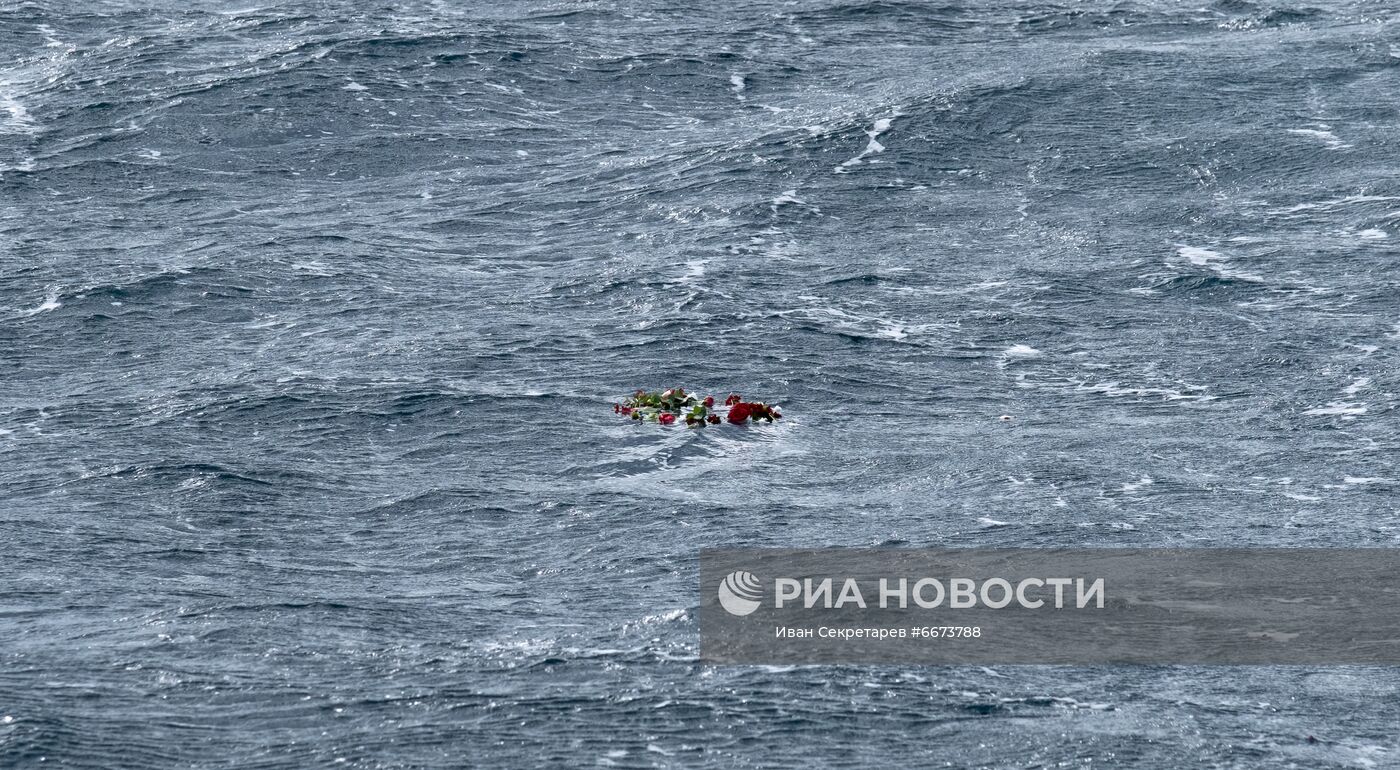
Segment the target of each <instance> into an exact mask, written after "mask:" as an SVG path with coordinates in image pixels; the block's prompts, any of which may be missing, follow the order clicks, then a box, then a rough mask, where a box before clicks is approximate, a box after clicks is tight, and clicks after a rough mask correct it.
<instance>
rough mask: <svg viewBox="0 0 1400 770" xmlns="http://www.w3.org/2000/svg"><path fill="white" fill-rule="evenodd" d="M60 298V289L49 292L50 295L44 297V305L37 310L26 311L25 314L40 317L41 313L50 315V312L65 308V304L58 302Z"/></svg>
mask: <svg viewBox="0 0 1400 770" xmlns="http://www.w3.org/2000/svg"><path fill="white" fill-rule="evenodd" d="M58 296H59V295H58V289H53V290H51V291H49V293H48V294H47V295H45V296H44V302H43V304H41V305H39V306H38V307H36V308H33V309H30V310H27V311H25V313H24V314H25V315H38V314H40V313H48V312H50V311H53V310H57V309H59V308H61V307H63V303H62V302H59V301H58Z"/></svg>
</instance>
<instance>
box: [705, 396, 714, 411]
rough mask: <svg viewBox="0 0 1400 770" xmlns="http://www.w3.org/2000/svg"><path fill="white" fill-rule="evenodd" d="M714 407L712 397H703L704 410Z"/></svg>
mask: <svg viewBox="0 0 1400 770" xmlns="http://www.w3.org/2000/svg"><path fill="white" fill-rule="evenodd" d="M714 406H715V397H714V396H705V408H706V409H713V408H714Z"/></svg>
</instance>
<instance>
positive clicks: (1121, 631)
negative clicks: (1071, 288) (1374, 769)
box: [700, 548, 1400, 665]
mask: <svg viewBox="0 0 1400 770" xmlns="http://www.w3.org/2000/svg"><path fill="white" fill-rule="evenodd" d="M700 579H701V602H700V657H701V660H702V661H705V662H709V663H735V664H744V663H764V664H795V663H906V664H907V663H920V664H977V665H990V664H1017V663H1025V664H1076V665H1098V664H1110V663H1125V664H1269V665H1273V664H1310V665H1317V664H1324V665H1325V664H1397V663H1400V549H1381V548H1376V549H1325V548H1314V549H1214V548H1210V549H1206V548H1201V549H1141V550H1120V549H1084V550H1042V549H969V550H912V549H825V550H707V551H704V552H702V553H701V557H700Z"/></svg>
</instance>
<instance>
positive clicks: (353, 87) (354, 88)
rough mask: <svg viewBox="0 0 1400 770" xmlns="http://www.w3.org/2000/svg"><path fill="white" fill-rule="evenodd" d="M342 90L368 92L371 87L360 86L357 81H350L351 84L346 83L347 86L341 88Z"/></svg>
mask: <svg viewBox="0 0 1400 770" xmlns="http://www.w3.org/2000/svg"><path fill="white" fill-rule="evenodd" d="M340 90H342V91H368V90H369V86H364V85H360V84H359V83H356V82H355V81H353V80H352V81H350V82H349V83H346V84H345V85H343V86H341V87H340Z"/></svg>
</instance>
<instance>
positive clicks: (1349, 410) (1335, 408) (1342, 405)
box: [1303, 401, 1366, 417]
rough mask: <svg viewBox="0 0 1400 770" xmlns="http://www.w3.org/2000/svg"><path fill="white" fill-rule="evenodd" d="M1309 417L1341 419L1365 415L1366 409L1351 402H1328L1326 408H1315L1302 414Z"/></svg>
mask: <svg viewBox="0 0 1400 770" xmlns="http://www.w3.org/2000/svg"><path fill="white" fill-rule="evenodd" d="M1303 414H1305V415H1311V416H1328V415H1341V416H1343V417H1355V416H1356V415H1359V414H1366V407H1365V406H1364V405H1362V404H1357V403H1354V402H1351V401H1330V402H1328V404H1327V406H1315V407H1313V408H1312V409H1309V410H1307V411H1306V412H1303Z"/></svg>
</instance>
